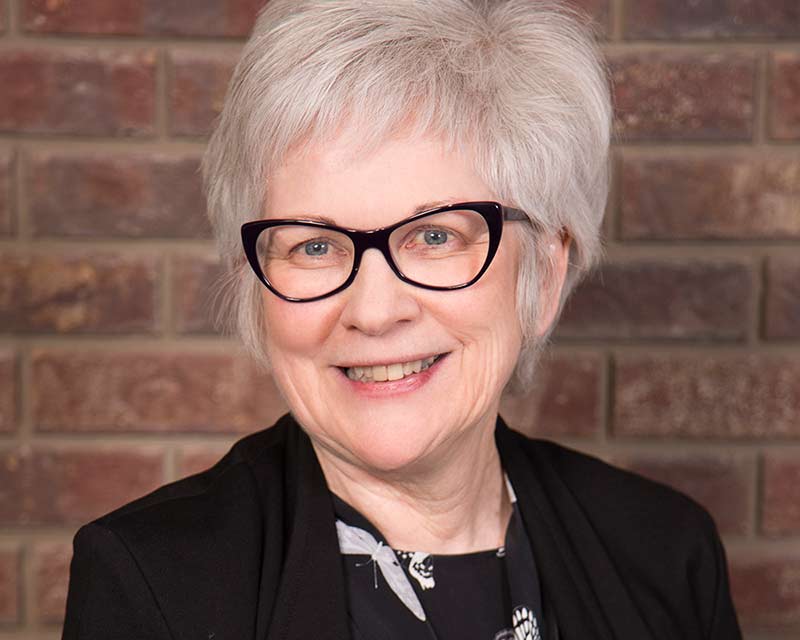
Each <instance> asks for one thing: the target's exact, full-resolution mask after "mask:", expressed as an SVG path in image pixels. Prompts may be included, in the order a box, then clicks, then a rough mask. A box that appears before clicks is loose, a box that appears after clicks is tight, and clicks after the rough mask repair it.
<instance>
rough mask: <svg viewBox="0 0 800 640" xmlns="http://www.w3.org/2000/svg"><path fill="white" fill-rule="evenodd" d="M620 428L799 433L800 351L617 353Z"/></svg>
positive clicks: (647, 432)
mask: <svg viewBox="0 0 800 640" xmlns="http://www.w3.org/2000/svg"><path fill="white" fill-rule="evenodd" d="M614 390H615V393H614V396H615V403H614V432H615V433H616V434H617V435H621V436H656V437H659V436H678V437H688V438H759V437H769V438H800V359H798V358H797V357H791V356H786V357H781V356H767V355H714V356H711V355H709V356H701V355H695V356H691V355H674V356H666V355H663V356H662V355H652V356H639V355H630V356H621V357H620V358H619V359H618V362H617V367H616V374H615V376H614Z"/></svg>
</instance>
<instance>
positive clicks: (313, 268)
mask: <svg viewBox="0 0 800 640" xmlns="http://www.w3.org/2000/svg"><path fill="white" fill-rule="evenodd" d="M505 220H525V221H529V220H530V219H529V218H528V216H527V214H526V213H525V212H524V211H522V210H520V209H514V208H513V207H504V206H503V205H501V204H499V203H497V202H459V203H457V204H450V205H446V206H443V207H437V208H435V209H429V210H427V211H422V212H420V213H417V214H415V215H413V216H411V217H410V218H406V219H405V220H401V221H400V222H397V223H395V224H393V225H390V226H388V227H382V228H380V229H372V230H370V231H357V230H354V229H345V228H343V227H339V226H336V225H332V224H326V223H325V222H320V221H317V220H290V219H281V220H256V221H254V222H248V223H245V224H243V225H242V243H243V245H244V252H245V255H246V256H247V260H248V262H249V263H250V266H251V267H252V268H253V271H255V274H256V275H257V276H258V278H259V280H261V282H263V283H264V285H265V286H266V287H267V288H268V289H269V290H270V291H272V292H273V293H274V294H275V295H277V296H278V297H280V298H283V299H284V300H288V301H289V302H312V301H314V300H321V299H322V298H327V297H328V296H332V295H334V294H335V293H338V292H339V291H342V290H343V289H345V288H346V287H348V286H349V285H350V284H352V283H353V281H354V280H355V278H356V275H357V274H358V268H359V266H360V264H361V257H362V256H363V255H364V252H365V251H366V250H367V249H377V250H378V251H380V252H381V253H382V254H383V257H384V258H385V259H386V262H387V263H388V264H389V266H390V267H391V269H392V271H394V273H395V274H396V275H397V277H398V278H400V279H401V280H402V281H403V282H407V283H409V284H412V285H415V286H417V287H422V288H423V289H433V290H437V291H449V290H453V289H463V288H464V287H468V286H470V285H471V284H475V282H477V281H478V279H479V278H480V277H481V276H482V275H483V274H484V273H485V272H486V270H487V269H488V268H489V265H490V264H491V262H492V259H493V258H494V256H495V253H497V247H498V246H499V245H500V237H501V236H502V232H503V221H505Z"/></svg>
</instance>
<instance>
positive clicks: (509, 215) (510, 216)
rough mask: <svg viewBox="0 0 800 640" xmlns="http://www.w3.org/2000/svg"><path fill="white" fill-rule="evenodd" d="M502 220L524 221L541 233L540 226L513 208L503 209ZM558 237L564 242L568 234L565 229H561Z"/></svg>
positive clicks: (519, 210)
mask: <svg viewBox="0 0 800 640" xmlns="http://www.w3.org/2000/svg"><path fill="white" fill-rule="evenodd" d="M503 220H509V221H526V222H529V223H530V224H531V226H532V227H533V228H534V229H536V230H537V231H542V226H541V225H540V224H539V223H538V222H536V221H535V220H533V219H532V218H531V217H530V216H529V215H528V214H527V213H525V212H524V211H523V210H522V209H516V208H515V207H506V206H504V207H503ZM559 235H560V236H561V239H562V240H564V239H565V238H567V237H568V236H569V232H568V231H567V230H566V228H564V229H561V231H560V233H559Z"/></svg>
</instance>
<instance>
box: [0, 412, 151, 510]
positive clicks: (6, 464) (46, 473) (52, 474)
mask: <svg viewBox="0 0 800 640" xmlns="http://www.w3.org/2000/svg"><path fill="white" fill-rule="evenodd" d="M110 401H111V400H110ZM123 449H124V450H121V449H119V448H118V447H117V448H115V449H114V450H109V449H91V450H90V449H82V450H73V449H70V450H63V451H61V450H55V449H43V448H41V449H40V448H37V449H30V448H27V447H25V448H20V449H16V450H6V451H3V452H0V526H2V525H7V526H13V525H56V524H58V525H63V524H80V523H83V522H86V521H88V520H91V519H93V518H96V517H97V516H100V515H102V514H103V513H105V512H107V511H109V510H111V509H113V508H115V507H117V506H119V505H121V504H124V503H125V502H128V501H130V500H132V499H134V498H136V497H138V496H140V495H143V494H145V493H147V492H148V491H151V490H152V489H154V488H156V487H157V486H159V485H160V484H162V483H163V482H164V475H163V471H162V468H163V461H162V458H163V456H162V454H161V453H160V452H159V451H156V450H154V449H152V448H144V447H141V448H136V447H132V446H131V445H126V446H125V447H124V448H123Z"/></svg>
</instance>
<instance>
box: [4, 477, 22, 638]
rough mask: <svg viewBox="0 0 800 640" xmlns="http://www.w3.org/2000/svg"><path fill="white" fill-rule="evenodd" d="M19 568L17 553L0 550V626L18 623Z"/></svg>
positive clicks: (20, 583)
mask: <svg viewBox="0 0 800 640" xmlns="http://www.w3.org/2000/svg"><path fill="white" fill-rule="evenodd" d="M0 491H2V489H0ZM20 568H21V563H20V554H19V551H18V550H17V549H10V548H5V547H4V548H0V625H13V624H15V623H17V622H19V621H20V604H21V603H20V592H21V591H22V580H21V576H20Z"/></svg>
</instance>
